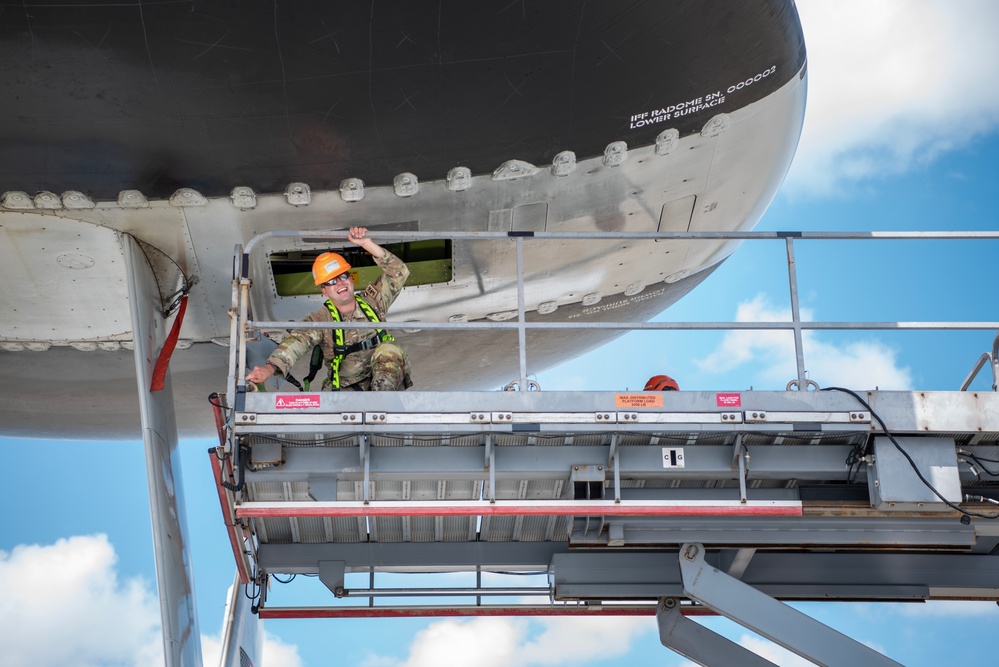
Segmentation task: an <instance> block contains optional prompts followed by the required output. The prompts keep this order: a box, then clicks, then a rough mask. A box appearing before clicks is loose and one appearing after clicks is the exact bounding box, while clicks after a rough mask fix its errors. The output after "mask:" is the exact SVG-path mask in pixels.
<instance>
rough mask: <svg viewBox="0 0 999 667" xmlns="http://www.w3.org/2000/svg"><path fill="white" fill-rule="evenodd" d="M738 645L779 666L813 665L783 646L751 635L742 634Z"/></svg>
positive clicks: (813, 664) (797, 666)
mask: <svg viewBox="0 0 999 667" xmlns="http://www.w3.org/2000/svg"><path fill="white" fill-rule="evenodd" d="M738 643H739V646H742V647H743V648H745V649H748V650H750V651H752V652H753V653H755V654H756V655H758V656H760V657H761V658H765V659H767V660H769V661H770V662H772V663H774V664H775V665H778V666H779V667H815V663H813V662H811V661H810V660H805V659H804V658H802V657H801V656H799V655H797V654H794V653H791V652H790V651H788V650H787V649H786V648H784V647H783V646H778V645H777V644H774V643H771V642H769V641H767V640H765V639H760V638H759V637H753V636H752V635H743V636H742V637H740V638H739V642H738Z"/></svg>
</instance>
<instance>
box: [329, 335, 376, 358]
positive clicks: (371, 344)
mask: <svg viewBox="0 0 999 667" xmlns="http://www.w3.org/2000/svg"><path fill="white" fill-rule="evenodd" d="M381 342H382V338H381V334H375V335H374V336H370V337H369V338H365V339H364V340H359V341H357V342H356V343H353V344H351V345H347V346H344V347H339V346H336V345H334V346H333V353H334V354H341V355H343V356H345V357H346V356H347V355H348V354H354V353H355V352H363V351H365V350H373V349H375V348H376V347H378V346H379V345H381Z"/></svg>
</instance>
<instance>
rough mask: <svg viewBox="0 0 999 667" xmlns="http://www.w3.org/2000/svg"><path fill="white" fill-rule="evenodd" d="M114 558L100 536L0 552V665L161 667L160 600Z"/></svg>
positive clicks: (34, 666) (147, 584)
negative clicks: (124, 575)
mask: <svg viewBox="0 0 999 667" xmlns="http://www.w3.org/2000/svg"><path fill="white" fill-rule="evenodd" d="M116 563H117V556H116V555H115V552H114V548H113V547H112V546H111V544H110V543H109V542H108V539H107V536H106V535H93V536H83V537H70V538H67V539H61V540H59V541H57V542H56V543H55V544H52V545H44V546H43V545H37V544H36V545H18V546H16V547H14V549H13V550H12V551H11V552H10V553H7V552H5V551H0V591H3V594H2V595H0V628H3V629H4V632H3V634H4V637H5V639H4V642H3V661H4V664H5V665H10V666H11V667H19V666H21V665H24V666H25V667H27V666H29V665H30V666H31V667H46V666H48V665H53V666H56V665H80V666H88V665H107V664H116V665H117V664H120V665H134V666H137V667H140V666H141V667H144V666H146V665H149V666H150V667H151V666H154V665H162V663H163V640H162V638H161V635H160V628H159V619H160V613H159V603H158V602H157V600H156V597H155V596H154V595H153V594H152V593H151V592H150V586H149V583H148V582H146V581H144V580H142V579H139V578H135V579H127V580H125V581H124V582H121V581H119V580H118V576H117V574H116V572H115V564H116Z"/></svg>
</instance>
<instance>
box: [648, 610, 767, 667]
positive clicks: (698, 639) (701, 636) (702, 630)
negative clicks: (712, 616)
mask: <svg viewBox="0 0 999 667" xmlns="http://www.w3.org/2000/svg"><path fill="white" fill-rule="evenodd" d="M656 621H657V622H658V623H659V641H661V642H662V643H663V646H665V647H666V648H668V649H671V650H673V651H675V652H676V653H679V654H680V655H682V656H683V657H685V658H687V659H688V660H693V661H694V662H696V663H697V664H698V665H704V667H726V666H728V665H744V666H746V667H775V665H774V663H772V662H770V661H769V660H766V659H765V658H761V657H760V656H758V655H756V654H755V653H753V652H752V651H750V650H749V649H745V648H743V647H741V646H739V645H738V644H736V643H735V642H733V641H731V640H730V639H727V638H725V637H722V636H721V635H719V634H718V633H716V632H713V631H711V630H709V629H707V628H706V627H704V626H703V625H701V624H700V623H695V622H694V621H692V620H690V619H689V618H687V617H686V616H684V615H683V614H681V613H680V602H679V600H677V599H676V598H659V604H658V605H656Z"/></svg>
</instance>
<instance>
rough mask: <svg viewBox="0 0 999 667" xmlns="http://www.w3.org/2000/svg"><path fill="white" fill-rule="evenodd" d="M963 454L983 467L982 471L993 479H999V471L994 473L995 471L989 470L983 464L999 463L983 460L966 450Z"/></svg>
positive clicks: (962, 451) (963, 450)
mask: <svg viewBox="0 0 999 667" xmlns="http://www.w3.org/2000/svg"><path fill="white" fill-rule="evenodd" d="M961 453H962V454H963V455H964V456H967V457H968V458H969V459H971V460H972V461H974V462H975V463H977V464H978V465H979V466H981V468H982V470H984V471H985V472H987V473H988V474H990V475H992V476H993V477H999V471H996V472H993V471H991V470H989V468H988V466H987V465H985V464H984V463H983V461H988V462H989V463H999V461H993V460H992V459H983V458H981V457H979V456H978V455H977V454H974V453H972V452H969V451H968V450H966V449H962V450H961Z"/></svg>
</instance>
